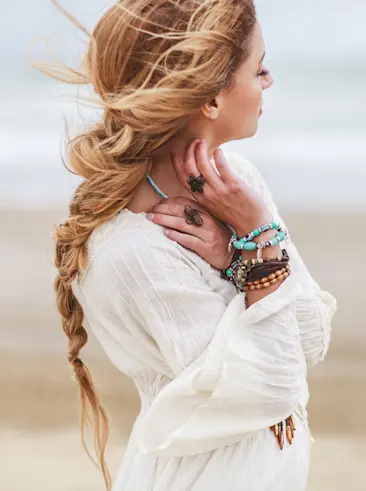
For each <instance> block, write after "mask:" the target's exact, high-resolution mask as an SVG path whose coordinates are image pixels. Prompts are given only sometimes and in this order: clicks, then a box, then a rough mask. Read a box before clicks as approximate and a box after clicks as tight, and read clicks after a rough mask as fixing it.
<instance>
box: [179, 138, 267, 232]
mask: <svg viewBox="0 0 366 491" xmlns="http://www.w3.org/2000/svg"><path fill="white" fill-rule="evenodd" d="M214 160H215V164H216V168H217V171H218V172H216V170H215V168H214V167H213V165H212V164H211V162H210V159H209V157H208V154H207V145H206V143H205V141H204V140H202V141H200V140H197V139H196V140H193V141H192V142H191V143H190V145H189V146H188V148H187V150H186V152H185V155H177V154H176V152H172V163H173V165H174V168H175V171H176V174H177V177H178V179H179V181H180V182H181V183H182V184H183V186H184V187H185V188H186V189H187V191H189V192H190V193H191V194H192V197H193V198H194V199H195V200H196V201H197V202H198V204H200V205H202V206H203V207H204V208H205V209H206V210H208V211H209V212H210V213H211V214H212V215H213V216H215V217H216V218H217V219H219V220H220V221H221V222H224V223H227V224H229V225H231V226H232V228H233V229H234V230H235V231H236V232H238V229H239V231H240V232H242V231H246V232H245V233H244V234H243V235H245V234H247V233H249V232H251V231H252V230H253V229H254V228H257V227H259V226H260V225H262V224H263V223H265V222H266V221H271V219H272V217H271V214H270V213H269V211H268V209H267V207H266V205H265V203H264V202H263V200H262V198H261V197H260V196H259V195H258V194H257V193H256V192H255V191H254V190H253V189H252V188H251V187H250V186H248V185H247V184H246V183H245V182H244V181H243V180H242V179H240V178H239V177H237V176H235V175H234V174H233V173H232V171H231V169H230V167H229V165H228V164H227V162H226V160H225V157H224V154H223V152H222V150H221V149H218V150H216V151H215V152H214ZM191 174H193V176H194V177H198V175H199V174H202V175H203V177H204V178H205V181H206V182H205V184H204V185H203V192H202V193H199V192H193V191H192V190H191V188H190V186H189V184H188V183H187V181H188V179H189V176H190V175H191Z"/></svg>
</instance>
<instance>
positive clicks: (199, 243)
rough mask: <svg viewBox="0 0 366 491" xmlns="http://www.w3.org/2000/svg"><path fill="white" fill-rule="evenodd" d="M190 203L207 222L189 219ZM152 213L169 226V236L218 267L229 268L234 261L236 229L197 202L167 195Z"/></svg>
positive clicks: (156, 220)
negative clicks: (232, 241) (187, 208)
mask: <svg viewBox="0 0 366 491" xmlns="http://www.w3.org/2000/svg"><path fill="white" fill-rule="evenodd" d="M186 205H189V206H191V207H192V208H195V209H196V210H197V211H198V212H199V214H200V216H201V218H202V221H203V225H201V226H199V227H197V225H194V224H192V225H190V224H188V223H187V222H186V220H187V217H186V215H185V213H184V208H185V206H186ZM149 212H150V213H151V214H154V217H152V218H150V217H149V216H147V218H149V219H150V220H151V221H152V222H154V223H157V224H159V225H162V226H163V227H165V228H166V230H165V231H164V233H166V235H167V237H169V239H171V240H174V241H175V242H178V244H180V245H181V246H183V247H185V248H187V249H190V250H191V251H193V252H196V253H197V254H198V255H199V256H200V257H202V259H204V260H205V261H207V262H208V263H209V264H211V266H213V267H214V268H217V269H220V270H223V269H227V268H228V267H229V266H230V264H231V263H232V261H233V256H234V254H235V251H232V252H228V244H229V240H230V237H231V235H232V231H231V230H230V228H229V227H228V226H227V225H225V224H224V223H222V222H221V221H220V220H217V219H216V218H215V217H213V216H212V215H211V214H210V213H209V212H207V211H206V210H204V208H203V207H202V206H200V205H199V204H198V203H197V202H196V201H194V200H191V199H189V198H185V197H183V196H178V197H176V198H166V199H163V200H162V201H160V203H158V204H157V205H155V206H153V207H152V208H151V209H150V210H149Z"/></svg>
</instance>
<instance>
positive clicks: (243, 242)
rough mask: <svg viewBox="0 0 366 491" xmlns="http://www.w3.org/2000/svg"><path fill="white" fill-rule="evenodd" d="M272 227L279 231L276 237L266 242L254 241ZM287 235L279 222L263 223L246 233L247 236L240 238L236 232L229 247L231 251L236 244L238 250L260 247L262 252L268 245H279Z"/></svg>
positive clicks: (250, 249)
mask: <svg viewBox="0 0 366 491" xmlns="http://www.w3.org/2000/svg"><path fill="white" fill-rule="evenodd" d="M271 229H274V230H277V231H278V234H277V235H276V237H274V238H273V239H270V240H267V241H265V242H253V239H254V238H255V237H258V236H259V235H260V234H262V233H263V232H266V231H267V230H271ZM286 235H287V231H286V230H283V229H282V228H281V226H280V224H279V223H277V222H271V223H267V224H266V225H262V226H261V227H259V228H256V229H254V230H253V231H252V232H250V234H248V235H246V236H245V237H242V238H241V239H238V236H237V234H236V233H234V234H233V235H232V237H231V239H230V242H229V248H228V249H229V251H231V250H232V248H233V246H234V247H235V248H236V249H238V250H243V249H244V250H245V251H255V250H257V249H258V250H259V251H260V252H261V250H262V249H265V248H266V247H271V246H277V245H278V244H279V243H280V242H282V241H283V240H284V239H285V237H286ZM259 257H261V254H260V255H259Z"/></svg>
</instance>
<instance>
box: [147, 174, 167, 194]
mask: <svg viewBox="0 0 366 491" xmlns="http://www.w3.org/2000/svg"><path fill="white" fill-rule="evenodd" d="M146 179H147V180H148V181H149V183H150V184H151V185H152V187H153V188H154V189H155V191H156V192H157V193H158V194H160V196H162V197H163V198H165V199H166V198H167V197H168V196H167V195H166V194H164V193H163V191H160V189H159V188H158V186H157V185H156V184H155V182H154V180H153V178H152V177H151V176H150V175H148V176H147V178H146Z"/></svg>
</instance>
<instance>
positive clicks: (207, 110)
mask: <svg viewBox="0 0 366 491" xmlns="http://www.w3.org/2000/svg"><path fill="white" fill-rule="evenodd" d="M201 112H202V114H203V115H204V116H205V117H206V118H207V119H211V120H214V119H217V118H218V116H219V108H218V104H217V101H216V99H212V101H211V102H208V103H207V104H205V105H204V106H203V107H202V108H201Z"/></svg>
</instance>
